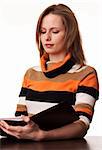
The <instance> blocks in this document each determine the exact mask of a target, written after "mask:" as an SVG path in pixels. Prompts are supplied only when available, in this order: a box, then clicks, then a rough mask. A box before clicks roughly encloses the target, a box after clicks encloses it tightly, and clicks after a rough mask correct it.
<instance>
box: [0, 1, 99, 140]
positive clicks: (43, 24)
mask: <svg viewBox="0 0 102 150" xmlns="http://www.w3.org/2000/svg"><path fill="white" fill-rule="evenodd" d="M36 41H37V45H38V49H39V52H40V60H41V65H40V66H36V67H33V68H30V69H28V70H27V72H26V74H25V76H24V81H23V85H22V89H21V92H20V101H19V103H18V105H17V111H16V116H19V115H21V114H23V115H26V116H23V117H22V118H23V120H24V121H25V122H26V123H27V125H25V126H23V127H22V126H16V127H14V126H10V125H8V124H7V123H6V122H4V121H1V123H0V127H1V129H2V130H3V131H5V132H6V133H8V134H10V135H12V136H14V137H16V138H18V139H31V140H34V141H41V140H56V139H71V138H82V137H84V136H85V135H86V133H87V130H88V129H89V125H90V122H91V120H92V117H93V113H94V105H95V102H96V100H97V99H98V93H99V92H98V88H99V87H98V79H97V74H96V71H95V69H94V68H92V67H90V66H88V65H86V64H85V57H84V53H83V48H82V44H81V38H80V33H79V29H78V23H77V20H76V18H75V15H74V13H73V12H72V10H71V9H70V8H69V7H67V6H66V5H63V4H59V5H52V6H49V7H48V8H46V9H45V10H44V11H43V13H42V14H41V15H40V17H39V20H38V24H37V29H36ZM62 101H67V103H68V104H69V105H73V108H74V109H75V111H76V113H77V114H78V116H79V120H77V121H74V122H73V123H70V124H66V125H64V126H62V127H60V128H56V129H52V130H48V131H46V130H43V129H41V128H40V127H39V126H38V125H37V124H36V123H34V122H33V121H31V120H30V118H29V116H30V115H33V114H35V113H38V112H40V111H42V110H44V109H47V108H49V107H51V106H54V105H55V104H58V103H60V102H62Z"/></svg>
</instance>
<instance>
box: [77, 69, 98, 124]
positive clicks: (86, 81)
mask: <svg viewBox="0 0 102 150" xmlns="http://www.w3.org/2000/svg"><path fill="white" fill-rule="evenodd" d="M98 97H99V83H98V77H97V73H96V71H95V69H93V68H92V69H91V72H89V73H88V74H87V75H86V76H85V77H84V78H83V79H82V80H81V82H80V83H79V86H78V89H77V92H76V103H75V110H76V112H77V114H78V115H79V117H80V119H81V120H82V121H84V122H85V123H86V124H87V125H89V124H90V122H91V121H92V117H93V114H94V106H95V102H96V100H98Z"/></svg>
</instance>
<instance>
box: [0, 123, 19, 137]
mask: <svg viewBox="0 0 102 150" xmlns="http://www.w3.org/2000/svg"><path fill="white" fill-rule="evenodd" d="M0 128H1V129H2V130H3V131H4V132H5V133H7V134H9V135H11V136H15V137H16V138H17V136H16V134H15V133H14V132H11V131H9V130H8V129H6V128H4V127H2V126H1V127H0Z"/></svg>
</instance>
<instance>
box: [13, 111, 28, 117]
mask: <svg viewBox="0 0 102 150" xmlns="http://www.w3.org/2000/svg"><path fill="white" fill-rule="evenodd" d="M21 115H25V116H27V115H28V113H27V111H16V112H15V116H21Z"/></svg>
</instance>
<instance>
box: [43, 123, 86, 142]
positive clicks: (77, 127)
mask: <svg viewBox="0 0 102 150" xmlns="http://www.w3.org/2000/svg"><path fill="white" fill-rule="evenodd" d="M86 133H87V127H86V125H85V124H84V123H83V122H81V121H77V122H74V123H72V124H69V125H66V126H64V127H61V128H58V129H54V130H50V131H43V136H42V140H57V139H72V138H82V137H84V136H85V134H86Z"/></svg>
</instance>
